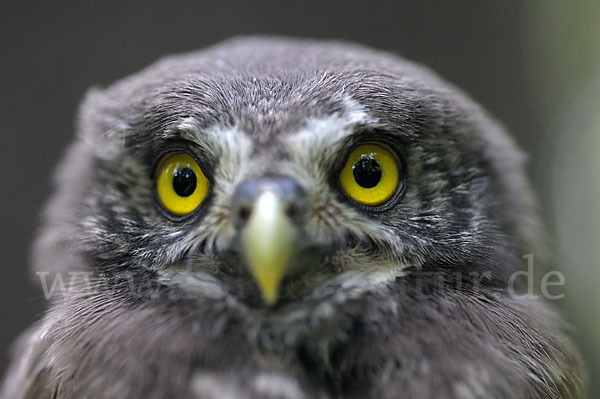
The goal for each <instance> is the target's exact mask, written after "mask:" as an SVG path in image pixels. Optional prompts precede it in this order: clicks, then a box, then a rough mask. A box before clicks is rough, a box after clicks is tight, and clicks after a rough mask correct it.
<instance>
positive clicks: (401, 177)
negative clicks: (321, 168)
mask: <svg viewBox="0 0 600 399" xmlns="http://www.w3.org/2000/svg"><path fill="white" fill-rule="evenodd" d="M365 144H374V145H379V146H384V147H388V148H389V150H390V151H391V152H392V153H393V155H395V156H396V159H397V160H398V164H399V166H400V168H399V169H400V170H399V171H398V187H397V188H396V192H395V193H394V194H392V196H391V197H390V199H389V200H387V201H386V202H384V203H383V204H381V205H377V206H369V205H365V204H361V203H360V202H358V201H356V200H355V199H353V198H352V197H351V196H350V195H348V193H346V190H344V188H343V187H342V183H341V182H340V179H339V175H340V173H342V170H343V169H344V167H345V166H346V163H347V162H348V158H349V157H350V155H352V152H353V151H354V150H355V149H356V148H357V147H360V146H362V145H365ZM335 170H336V172H335V174H334V179H335V183H336V186H337V189H338V191H339V192H340V193H341V195H342V196H343V197H344V198H345V199H346V200H348V201H349V202H350V203H352V205H354V206H356V207H357V208H359V209H362V210H365V211H368V212H373V213H380V212H385V211H388V210H390V209H391V208H393V207H394V206H395V205H396V204H397V203H398V202H399V201H400V200H401V199H402V197H403V196H404V194H405V192H406V186H407V177H408V170H407V165H406V159H405V158H404V156H402V152H401V151H399V149H398V146H397V145H395V144H394V143H392V142H391V141H390V140H388V139H385V138H381V137H370V138H364V139H362V140H360V141H357V142H355V143H354V144H353V145H352V146H351V147H350V148H349V149H348V150H347V152H346V155H345V156H344V158H343V162H341V163H340V165H339V166H338V167H337V168H336V169H335Z"/></svg>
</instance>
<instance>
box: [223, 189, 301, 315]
mask: <svg viewBox="0 0 600 399" xmlns="http://www.w3.org/2000/svg"><path fill="white" fill-rule="evenodd" d="M305 203H306V199H305V195H304V192H303V190H302V189H301V188H300V186H299V185H298V184H297V183H296V182H294V181H293V180H291V179H284V178H277V179H263V180H258V181H249V182H246V183H244V184H243V185H242V186H240V188H239V189H238V190H237V193H236V195H235V199H234V209H236V212H237V218H236V220H237V221H238V223H237V224H238V228H239V229H240V239H241V252H242V254H243V256H244V258H245V259H246V263H247V265H248V267H249V269H250V272H251V273H252V275H253V277H254V279H255V281H256V284H257V286H258V288H259V290H260V292H261V294H262V297H263V300H264V302H265V303H266V304H268V305H273V304H275V303H276V302H277V299H278V296H279V286H280V284H281V281H282V280H283V278H284V276H285V274H286V271H287V269H288V267H289V265H290V263H291V262H292V261H293V258H294V256H295V254H296V253H297V251H298V248H299V241H300V233H299V230H298V227H297V225H296V224H295V223H294V222H295V220H293V219H294V218H298V217H302V216H303V214H304V213H303V212H302V210H303V209H304V208H305Z"/></svg>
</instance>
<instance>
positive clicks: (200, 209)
mask: <svg viewBox="0 0 600 399" xmlns="http://www.w3.org/2000/svg"><path fill="white" fill-rule="evenodd" d="M174 153H185V154H187V155H189V156H190V157H192V159H194V161H196V163H197V164H198V166H199V167H200V169H201V170H202V173H204V176H205V177H206V178H207V179H208V182H209V183H210V185H209V188H208V193H207V194H206V197H205V198H204V200H202V202H200V204H199V205H198V206H197V207H196V208H195V209H194V210H193V211H191V212H190V213H188V214H186V215H182V216H177V215H174V214H172V213H171V212H169V211H168V210H167V209H165V207H164V205H163V204H162V201H161V200H160V198H159V196H158V189H157V187H156V184H157V181H156V172H157V170H156V169H157V168H158V166H159V165H160V163H161V161H162V160H163V159H164V157H166V156H167V155H169V154H174ZM151 170H152V172H151V175H150V177H151V180H152V197H153V198H152V199H153V202H154V206H155V207H156V208H157V209H158V211H159V212H160V213H161V214H162V216H164V217H165V218H167V219H169V220H170V221H172V222H183V221H186V220H188V219H191V218H194V217H198V216H199V215H201V214H204V213H206V210H207V209H208V208H207V207H208V204H209V203H212V199H213V191H214V189H213V187H214V180H213V176H212V173H211V172H212V169H211V168H210V167H206V164H205V163H204V162H202V161H201V160H200V158H199V157H198V156H197V155H196V154H195V153H194V152H193V151H190V150H189V149H187V148H186V147H184V146H183V145H181V144H168V145H166V146H165V148H164V149H163V150H162V151H161V152H160V153H157V156H156V157H155V159H154V162H153V166H152V168H151Z"/></svg>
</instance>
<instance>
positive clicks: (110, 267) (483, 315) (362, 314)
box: [2, 38, 584, 399]
mask: <svg viewBox="0 0 600 399" xmlns="http://www.w3.org/2000/svg"><path fill="white" fill-rule="evenodd" d="M374 138H377V139H385V140H389V141H392V142H393V143H394V145H396V146H398V147H399V148H401V149H402V155H403V157H405V159H406V164H407V168H408V177H407V186H406V192H405V195H404V197H403V198H402V199H401V201H400V202H399V203H398V204H397V205H396V206H394V207H393V208H391V209H390V210H388V211H386V212H381V213H368V212H365V211H363V210H361V209H357V208H356V207H355V206H354V205H353V204H351V203H349V202H348V201H346V200H345V199H344V198H343V197H342V196H340V195H339V193H338V191H337V190H338V187H337V186H336V185H335V184H331V177H332V176H333V175H334V174H335V173H336V172H337V170H338V169H336V168H337V167H338V166H339V165H338V164H339V159H340V158H343V157H344V154H345V153H346V152H347V151H348V149H349V148H350V147H351V145H352V143H354V142H356V141H357V140H359V139H360V140H368V139H374ZM173 143H177V145H184V144H182V143H185V145H187V146H189V147H187V148H188V149H189V150H190V151H194V152H195V153H196V154H198V156H199V157H200V158H202V159H203V162H205V163H206V164H207V165H210V170H211V172H212V174H211V176H212V179H213V190H212V192H211V194H210V199H209V201H208V202H207V204H206V205H203V208H202V212H200V213H199V214H198V215H197V216H195V217H193V218H190V219H186V220H183V221H172V220H168V219H167V218H165V217H164V215H163V214H162V213H161V212H160V211H159V210H158V209H157V207H156V206H155V204H154V200H153V195H154V192H153V191H154V185H153V181H152V171H153V167H154V164H155V162H156V159H157V157H158V156H159V155H161V154H163V153H164V151H165V148H169V147H168V146H170V145H173ZM522 164H523V156H522V155H521V153H520V152H519V151H518V150H517V149H516V148H515V147H514V145H513V143H512V141H511V140H510V139H509V138H508V137H507V135H506V134H505V133H504V131H503V129H502V128H501V127H500V126H499V125H498V124H497V123H496V122H495V121H494V120H493V119H491V118H490V117H489V116H488V115H487V114H486V113H485V112H484V111H483V110H481V109H480V107H478V106H477V105H476V104H474V103H473V102H472V101H471V100H470V99H468V97H466V96H465V95H464V94H462V93H461V92H460V91H459V90H457V89H455V88H453V87H452V86H450V85H448V84H446V83H444V82H442V81H441V80H440V79H439V78H438V77H436V76H435V75H434V74H433V73H432V72H430V71H428V70H427V69H426V68H424V67H421V66H418V65H415V64H413V63H410V62H408V61H405V60H403V59H401V58H399V57H396V56H392V55H389V54H386V53H382V52H377V51H373V50H370V49H367V48H364V47H361V46H356V45H350V44H344V43H338V42H314V41H298V40H287V39H276V38H249V39H236V40H233V41H228V42H225V43H223V44H220V45H217V46H215V47H212V48H209V49H206V50H203V51H200V52H196V53H191V54H187V55H181V56H172V57H168V58H165V59H163V60H161V61H159V62H157V63H156V64H154V65H152V66H150V67H148V68H147V69H145V70H143V71H142V72H140V73H138V74H135V75H133V76H131V77H128V78H126V79H124V80H121V81H119V82H117V83H115V84H114V85H112V86H110V87H109V88H107V89H105V90H99V89H94V90H92V91H90V93H89V94H88V96H87V97H86V99H85V101H84V102H83V105H82V108H81V112H80V118H79V125H78V136H77V139H76V142H75V143H74V144H73V145H72V147H71V149H70V151H69V154H68V156H67V158H66V159H65V161H64V162H63V163H62V165H61V167H60V170H59V174H58V176H59V178H58V181H57V186H58V187H57V191H56V193H55V194H54V196H53V198H52V200H51V202H50V204H49V206H48V208H47V210H46V212H45V223H44V227H43V230H42V233H41V236H40V237H39V239H38V240H37V242H36V247H35V256H34V264H35V268H36V270H38V271H49V272H51V273H58V274H60V275H64V276H67V274H65V273H68V272H71V271H75V270H86V271H89V272H91V273H93V276H92V281H93V284H92V287H75V288H74V289H73V290H71V291H69V292H67V293H64V295H61V297H60V298H58V299H55V300H54V301H52V303H51V306H50V309H49V311H48V313H47V315H46V316H45V318H44V320H43V321H42V322H40V324H39V325H37V326H35V327H33V328H32V329H31V330H30V332H28V333H27V335H26V336H25V337H24V338H23V339H22V341H20V343H19V344H18V347H17V352H16V355H15V357H14V359H15V360H14V364H13V366H12V368H11V369H10V371H9V373H8V375H7V378H6V380H5V383H4V386H3V391H2V393H3V395H4V397H11V398H12V397H28V398H29V397H49V398H50V397H52V398H62V397H64V398H70V397H73V398H79V397H115V398H116V397H157V398H158V397H165V396H178V397H190V398H191V397H199V398H223V397H240V398H265V397H269V398H288V399H291V398H304V397H322V398H343V397H346V398H350V397H377V398H397V397H398V396H399V395H401V396H405V397H414V398H424V397H453V398H454V397H455V398H484V397H485V398H488V397H519V398H559V397H566V398H569V397H572V398H577V397H581V396H582V395H583V386H582V380H583V374H584V373H583V371H582V368H581V365H580V362H579V359H578V357H577V355H576V352H575V350H574V349H573V348H572V347H571V345H570V343H569V341H568V339H567V338H566V336H565V335H564V333H563V332H562V331H563V329H564V326H563V325H562V324H561V323H560V319H559V318H558V317H557V316H555V315H554V314H553V313H552V312H551V311H550V310H549V309H548V307H547V305H545V304H544V303H543V302H542V301H540V300H525V299H522V298H518V297H511V296H510V295H508V292H507V290H506V282H507V279H508V277H509V276H510V274H511V273H513V272H514V271H515V270H518V269H519V268H521V267H522V263H523V260H522V259H521V256H522V255H523V254H526V253H529V252H534V254H535V255H536V257H537V258H536V262H538V264H540V265H542V263H544V262H545V260H546V257H545V253H544V250H543V242H542V238H541V237H542V234H541V233H540V229H539V224H538V219H537V216H536V214H535V202H534V200H533V196H532V194H531V192H530V190H529V187H528V184H527V182H526V180H525V178H524V176H523V171H522ZM272 171H277V172H278V173H282V174H284V175H288V176H293V177H294V178H295V179H297V180H298V181H299V182H300V184H301V185H302V186H303V188H304V189H305V190H306V191H307V193H308V197H309V198H310V201H311V204H312V208H311V212H309V216H308V220H307V222H306V225H305V226H304V229H305V230H306V233H307V234H309V235H310V236H312V237H314V239H315V240H318V241H319V242H321V243H327V245H330V246H331V247H332V248H335V251H332V252H331V253H330V254H329V255H328V256H327V257H326V258H325V260H323V261H322V263H320V264H318V265H315V267H314V268H313V269H311V270H312V271H311V272H310V273H306V275H304V276H301V277H298V278H297V279H290V280H289V281H285V284H284V287H283V291H282V298H281V301H280V303H279V304H278V306H276V307H274V308H272V309H268V308H265V307H262V306H259V305H257V303H258V302H257V292H256V287H255V286H254V285H253V284H252V281H251V279H249V277H248V273H247V272H246V271H244V270H233V271H232V270H231V269H232V267H231V265H230V264H227V259H226V257H225V256H224V252H225V251H226V249H227V248H229V247H231V245H233V243H234V239H235V237H234V235H235V231H234V227H233V225H232V222H231V209H230V208H231V206H230V203H231V197H232V195H233V192H234V191H235V187H236V186H237V185H238V184H239V183H240V182H241V181H243V180H244V179H248V178H252V177H257V176H261V175H263V174H268V173H272ZM233 269H235V267H234V268H233ZM61 273H62V274H61ZM473 275H475V276H478V277H477V278H476V279H475V280H474V279H473V278H472V276H473ZM51 276H52V275H51Z"/></svg>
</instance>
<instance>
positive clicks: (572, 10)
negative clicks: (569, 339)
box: [0, 0, 600, 397]
mask: <svg viewBox="0 0 600 399" xmlns="http://www.w3.org/2000/svg"><path fill="white" fill-rule="evenodd" d="M83 3H84V2H74V1H73V2H52V1H46V2H42V1H37V2H33V1H20V2H14V3H10V2H7V1H4V2H2V4H1V5H0V27H1V28H0V29H1V30H2V35H1V37H0V54H1V57H2V62H1V63H0V68H1V75H0V76H1V86H0V102H1V103H0V104H1V105H0V113H1V119H0V121H1V129H2V130H1V133H0V154H1V155H0V167H1V169H0V179H1V180H0V187H1V189H2V196H1V197H0V210H1V212H2V218H1V220H2V227H1V228H0V265H1V267H0V273H1V277H0V293H1V301H0V312H1V317H2V318H1V320H2V328H1V330H0V370H3V369H4V368H5V366H6V362H7V358H8V355H7V354H8V351H9V347H10V343H11V342H12V341H13V340H14V339H15V338H16V337H17V336H18V334H19V332H20V331H22V330H23V329H24V328H26V327H27V326H28V325H30V324H31V323H33V322H34V321H35V320H37V319H39V317H40V316H41V314H42V312H43V309H44V300H43V296H42V292H41V289H40V288H39V287H38V284H36V281H35V279H33V278H32V276H31V274H30V273H29V270H28V253H29V248H30V243H31V240H32V238H33V237H34V236H35V234H36V229H37V226H38V221H39V211H40V208H41V206H42V204H43V203H44V201H45V199H46V198H47V197H48V195H49V193H50V192H51V188H52V185H51V175H52V170H53V168H54V166H55V165H56V163H57V161H58V160H59V159H60V157H61V156H62V154H63V152H64V148H65V146H66V145H67V143H69V141H70V139H71V137H72V135H73V121H74V116H75V114H76V111H77V104H78V102H79V100H80V99H81V98H82V96H83V94H84V93H85V91H86V89H87V88H88V87H90V86H92V85H99V86H103V85H107V84H109V83H110V82H112V81H114V80H115V79H118V78H120V77H123V76H125V75H128V74H130V73H133V72H135V71H137V70H138V69H140V68H142V67H144V66H146V65H147V64H148V63H150V62H152V61H154V60H155V59H157V58H158V57H160V56H161V55H164V54H168V53H177V52H182V51H187V50H192V49H197V48H200V47H203V46H206V45H209V44H212V43H214V42H216V41H219V40H222V39H225V38H227V37H230V36H232V35H240V34H250V33H277V34H284V35H296V36H304V37H316V38H341V39H346V40H352V41H358V42H362V43H366V44H369V45H372V46H374V47H378V48H382V49H387V50H390V51H393V52H396V53H398V54H402V55H404V56H406V57H408V58H411V59H413V60H416V61H418V62H422V63H424V64H427V65H429V66H430V67H432V68H433V69H435V70H436V71H437V72H438V73H440V74H441V75H442V76H443V77H445V78H446V79H448V80H450V81H452V82H454V83H455V84H457V85H458V86H460V87H462V88H463V89H464V90H465V91H467V92H468V93H470V94H471V95H472V96H473V97H474V98H475V99H476V100H477V101H479V102H480V103H482V104H483V105H484V106H485V107H486V108H487V109H488V110H490V111H491V112H492V114H494V115H495V116H496V117H497V118H498V119H499V120H501V121H502V122H503V123H504V124H505V125H506V126H507V127H508V129H509V130H510V131H511V132H512V133H513V135H514V136H515V138H516V140H517V142H518V143H519V144H520V145H521V147H522V148H524V149H525V150H526V151H527V152H528V153H529V154H530V159H531V161H530V164H529V173H530V176H531V178H532V180H533V183H534V185H535V187H536V189H537V190H538V193H539V194H540V202H541V204H542V210H543V213H544V215H545V217H546V220H547V226H548V235H549V237H551V239H552V241H551V242H552V247H553V249H554V250H555V258H556V260H557V262H556V263H557V265H556V266H555V267H556V268H557V269H558V270H561V271H562V272H563V273H564V274H565V278H566V286H565V298H564V300H562V301H559V302H558V303H557V305H558V306H560V307H561V308H562V309H563V312H564V314H565V315H566V317H567V319H568V320H569V321H570V322H571V323H572V324H573V326H574V328H573V336H574V339H575V341H576V342H577V344H578V345H579V347H580V349H581V351H582V353H583V354H584V356H585V358H586V360H587V362H588V364H589V367H590V370H591V371H590V374H591V380H592V382H593V384H592V385H593V389H594V390H595V391H593V392H592V395H591V397H600V385H599V381H600V361H599V360H600V343H599V341H600V262H598V259H599V257H600V245H599V244H600V215H599V212H598V201H599V200H600V178H599V176H600V157H597V154H598V153H600V152H599V151H598V150H600V117H599V114H600V112H598V111H600V23H599V21H600V2H597V1H587V2H585V1H582V2H577V3H575V2H567V1H560V0H556V1H553V0H538V1H533V0H532V1H526V2H525V1H517V0H514V1H502V2H482V1H480V0H469V1H460V2H449V1H435V2H434V1H411V2H408V1H396V2H386V3H384V2H381V3H379V2H352V1H345V2H330V3H324V2H318V1H307V0H305V1H264V2H249V1H243V0H237V1H220V2H211V3H203V2H199V1H194V2H192V1H187V2H186V1H181V2H165V1H151V0H146V1H143V2H141V1H140V2H133V1H124V0H120V1H106V0H105V1H103V2H96V3H95V4H94V5H93V6H92V5H89V4H85V5H84V4H83ZM90 3H91V2H90Z"/></svg>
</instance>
